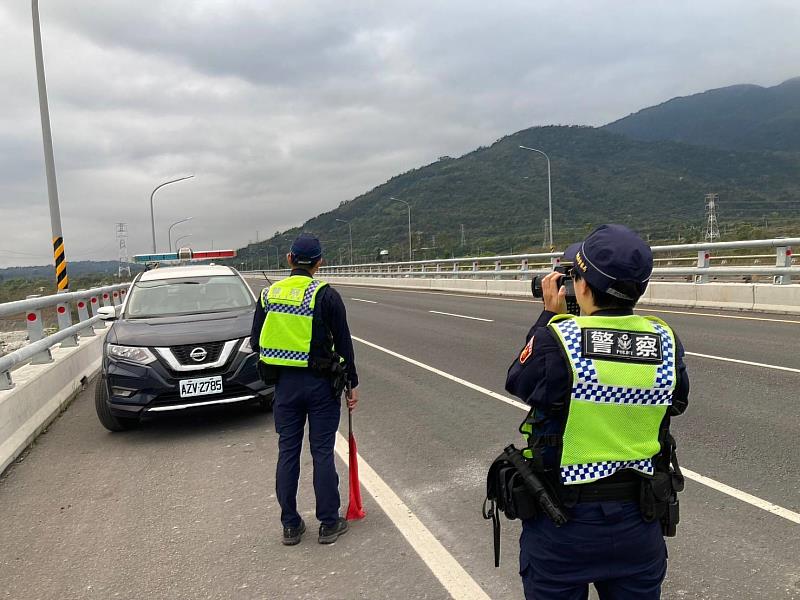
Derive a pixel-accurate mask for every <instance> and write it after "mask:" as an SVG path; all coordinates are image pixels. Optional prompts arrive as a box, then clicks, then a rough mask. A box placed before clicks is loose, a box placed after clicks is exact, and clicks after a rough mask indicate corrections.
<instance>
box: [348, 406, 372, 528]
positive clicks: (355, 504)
mask: <svg viewBox="0 0 800 600" xmlns="http://www.w3.org/2000/svg"><path fill="white" fill-rule="evenodd" d="M347 413H348V414H347V417H348V424H349V429H350V435H349V436H348V445H349V450H350V452H349V463H350V464H349V470H350V504H349V505H348V506H347V520H348V521H357V520H359V519H363V518H364V517H365V516H366V515H367V513H366V512H364V506H363V504H362V503H361V483H359V481H358V448H356V438H355V436H354V435H353V411H352V410H350V409H348V411H347Z"/></svg>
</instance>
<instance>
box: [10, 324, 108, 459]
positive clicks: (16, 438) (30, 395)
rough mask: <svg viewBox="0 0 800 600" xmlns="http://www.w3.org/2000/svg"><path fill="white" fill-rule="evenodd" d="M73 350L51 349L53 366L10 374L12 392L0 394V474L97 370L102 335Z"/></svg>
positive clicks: (48, 365)
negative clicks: (11, 377)
mask: <svg viewBox="0 0 800 600" xmlns="http://www.w3.org/2000/svg"><path fill="white" fill-rule="evenodd" d="M98 333H100V335H98V336H97V337H92V338H82V339H81V341H80V344H79V345H78V346H77V347H75V348H53V349H52V353H53V362H51V363H48V364H44V365H25V366H23V367H20V368H19V369H16V370H14V384H15V385H14V388H13V389H10V390H7V391H0V473H2V472H3V471H5V469H6V468H7V467H8V466H9V465H10V464H11V463H12V462H13V461H14V459H16V458H17V457H18V456H19V455H20V454H21V453H22V452H23V451H24V450H25V448H27V447H28V445H29V444H30V443H31V442H32V441H33V440H34V439H36V436H37V435H39V433H41V432H42V431H43V430H44V429H45V428H46V427H47V426H48V425H49V424H50V422H51V421H52V420H53V419H54V418H55V417H56V416H58V414H59V412H60V411H61V410H62V409H63V408H64V407H65V406H66V405H67V404H68V403H69V401H70V400H72V398H73V397H74V396H75V395H76V394H77V393H78V392H79V391H80V390H81V388H82V385H83V383H84V382H86V381H87V380H88V379H90V378H91V377H92V376H93V375H94V374H95V373H97V371H98V370H99V369H100V361H101V356H102V349H103V340H104V339H105V335H104V333H101V332H98Z"/></svg>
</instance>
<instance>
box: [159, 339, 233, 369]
mask: <svg viewBox="0 0 800 600" xmlns="http://www.w3.org/2000/svg"><path fill="white" fill-rule="evenodd" d="M224 345H225V342H208V343H205V344H188V345H186V346H170V351H171V352H172V354H173V356H175V358H176V359H177V361H178V362H179V363H180V364H182V365H204V364H207V363H213V362H215V361H216V360H217V359H219V355H220V353H221V352H222V347H223V346H224ZM197 348H201V349H202V350H203V351H204V352H205V353H206V355H205V357H204V358H203V359H202V360H195V359H194V358H192V357H191V356H190V355H191V354H192V352H195V351H196V349H197Z"/></svg>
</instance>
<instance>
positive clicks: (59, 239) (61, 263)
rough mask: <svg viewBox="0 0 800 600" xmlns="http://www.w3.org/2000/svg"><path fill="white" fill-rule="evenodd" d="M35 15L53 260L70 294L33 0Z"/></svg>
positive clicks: (35, 0) (34, 3)
mask: <svg viewBox="0 0 800 600" xmlns="http://www.w3.org/2000/svg"><path fill="white" fill-rule="evenodd" d="M31 13H32V16H33V51H34V56H35V59H36V82H37V84H38V86H39V116H40V117H41V121H42V141H43V143H44V168H45V175H46V177H47V199H48V201H49V203H50V230H51V232H52V235H53V240H52V241H53V259H54V261H55V268H56V287H57V288H58V291H59V292H66V291H69V277H67V259H66V256H65V254H64V235H63V233H62V232H61V209H60V207H59V205H58V184H57V183H56V163H55V158H54V157H53V134H52V132H51V130H50V108H49V106H48V103H47V83H46V81H45V78H44V55H43V53H42V31H41V26H40V24H39V0H31Z"/></svg>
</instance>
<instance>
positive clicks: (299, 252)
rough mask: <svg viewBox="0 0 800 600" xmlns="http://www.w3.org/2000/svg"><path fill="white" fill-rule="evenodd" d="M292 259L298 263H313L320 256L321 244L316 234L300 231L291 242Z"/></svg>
mask: <svg viewBox="0 0 800 600" xmlns="http://www.w3.org/2000/svg"><path fill="white" fill-rule="evenodd" d="M290 252H291V253H292V260H293V261H294V263H295V264H298V265H313V264H315V263H316V262H317V261H319V259H320V258H322V244H320V243H319V240H318V239H317V238H316V236H314V235H312V234H310V233H301V234H300V235H298V236H297V239H295V241H294V243H293V244H292V249H291V251H290Z"/></svg>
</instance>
